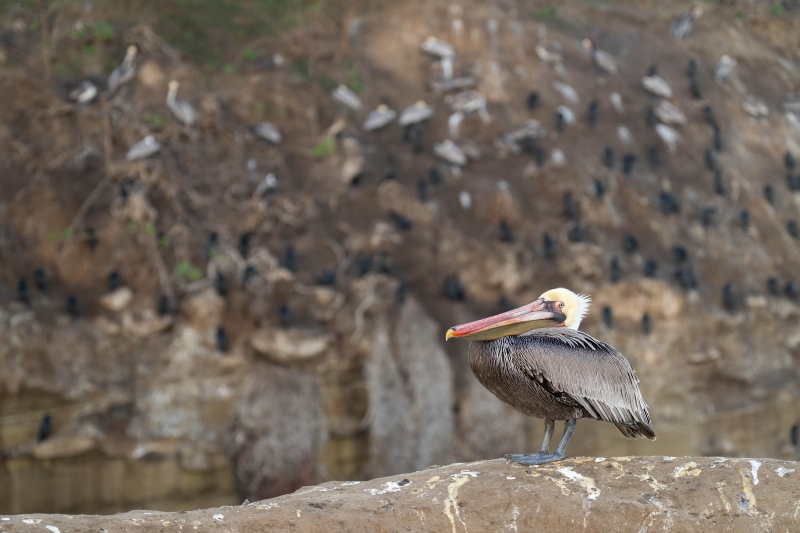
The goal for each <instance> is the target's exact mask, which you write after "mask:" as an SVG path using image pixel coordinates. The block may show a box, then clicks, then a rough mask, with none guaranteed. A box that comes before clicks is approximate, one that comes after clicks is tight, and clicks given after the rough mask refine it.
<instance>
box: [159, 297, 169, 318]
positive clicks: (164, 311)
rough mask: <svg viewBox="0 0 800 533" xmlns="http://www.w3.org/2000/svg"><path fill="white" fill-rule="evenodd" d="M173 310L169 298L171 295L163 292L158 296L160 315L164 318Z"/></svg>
mask: <svg viewBox="0 0 800 533" xmlns="http://www.w3.org/2000/svg"><path fill="white" fill-rule="evenodd" d="M171 312H172V302H171V301H170V299H169V296H167V295H166V294H162V295H161V296H160V297H159V298H158V316H160V317H161V318H164V317H165V316H167V315H168V314H170V313H171Z"/></svg>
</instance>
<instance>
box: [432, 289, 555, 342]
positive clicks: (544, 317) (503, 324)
mask: <svg viewBox="0 0 800 533" xmlns="http://www.w3.org/2000/svg"><path fill="white" fill-rule="evenodd" d="M554 304H555V302H551V301H547V300H545V299H544V298H539V299H538V300H536V301H535V302H533V303H529V304H528V305H523V306H522V307H518V308H516V309H512V310H511V311H508V312H505V313H500V314H499V315H494V316H490V317H489V318H482V319H481V320H476V321H475V322H470V323H468V324H462V325H460V326H453V327H452V328H450V329H448V330H447V333H446V334H445V336H444V338H445V340H450V338H452V337H455V338H457V339H469V340H471V341H491V340H495V339H499V338H500V337H508V336H510V335H520V334H522V333H525V332H526V331H530V330H532V329H536V328H546V327H549V326H556V325H558V324H560V323H563V322H564V321H565V320H566V319H567V317H566V316H565V315H564V314H563V313H561V312H559V311H558V310H556V308H555V307H553V305H554Z"/></svg>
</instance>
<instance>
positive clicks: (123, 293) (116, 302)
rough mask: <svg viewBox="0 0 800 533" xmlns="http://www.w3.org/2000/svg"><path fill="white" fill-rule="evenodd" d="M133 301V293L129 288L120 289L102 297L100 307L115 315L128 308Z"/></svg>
mask: <svg viewBox="0 0 800 533" xmlns="http://www.w3.org/2000/svg"><path fill="white" fill-rule="evenodd" d="M132 301H133V291H132V290H131V289H130V288H129V287H120V288H119V289H117V290H115V291H114V292H109V293H108V294H104V295H103V296H101V297H100V305H102V306H103V307H105V308H106V309H108V310H109V311H113V312H115V313H118V312H119V311H122V310H123V309H125V308H126V307H128V306H129V305H130V303H131V302H132Z"/></svg>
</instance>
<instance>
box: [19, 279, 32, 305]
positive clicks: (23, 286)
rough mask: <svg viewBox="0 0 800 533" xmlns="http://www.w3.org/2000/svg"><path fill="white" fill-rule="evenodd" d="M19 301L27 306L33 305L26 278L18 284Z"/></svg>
mask: <svg viewBox="0 0 800 533" xmlns="http://www.w3.org/2000/svg"><path fill="white" fill-rule="evenodd" d="M17 300H19V301H20V302H22V303H24V304H25V305H30V303H31V293H30V291H29V290H28V282H27V281H25V278H19V281H18V282H17Z"/></svg>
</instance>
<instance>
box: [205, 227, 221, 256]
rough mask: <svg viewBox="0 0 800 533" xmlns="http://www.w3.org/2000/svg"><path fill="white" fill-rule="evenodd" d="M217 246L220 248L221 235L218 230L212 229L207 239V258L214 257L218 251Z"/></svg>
mask: <svg viewBox="0 0 800 533" xmlns="http://www.w3.org/2000/svg"><path fill="white" fill-rule="evenodd" d="M217 248H219V235H217V232H215V231H212V232H210V233H209V234H208V239H207V240H206V260H208V259H211V258H212V257H214V255H215V254H216V253H217Z"/></svg>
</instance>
